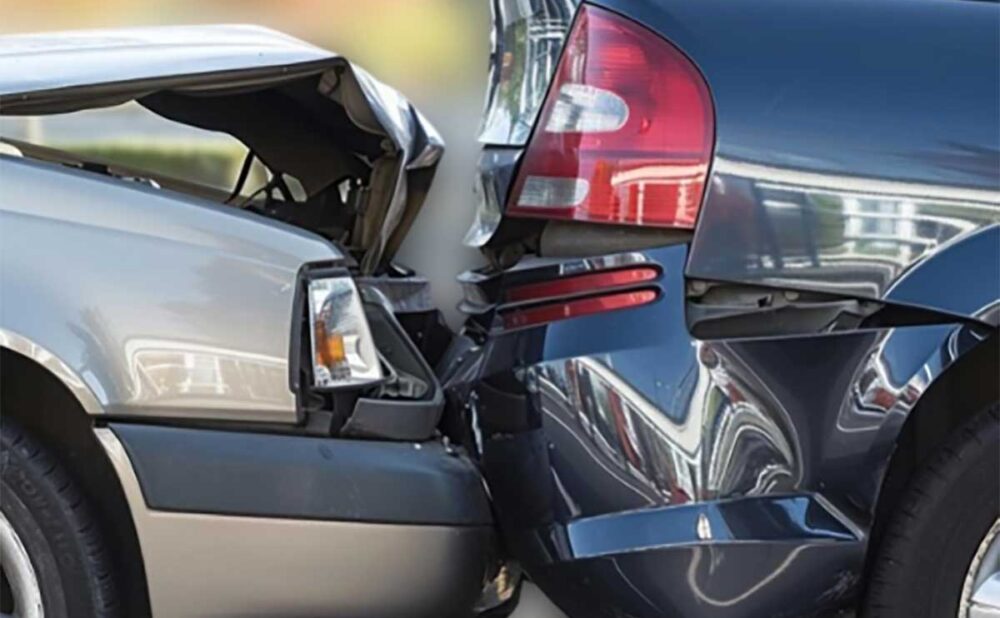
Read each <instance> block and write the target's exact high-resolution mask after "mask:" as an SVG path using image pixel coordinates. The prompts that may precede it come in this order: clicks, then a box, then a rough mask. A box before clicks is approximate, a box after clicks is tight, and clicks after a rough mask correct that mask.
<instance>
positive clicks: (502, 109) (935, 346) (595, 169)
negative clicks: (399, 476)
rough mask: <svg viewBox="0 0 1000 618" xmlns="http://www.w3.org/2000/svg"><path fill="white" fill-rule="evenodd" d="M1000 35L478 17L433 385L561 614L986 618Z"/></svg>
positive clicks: (856, 12) (889, 20)
mask: <svg viewBox="0 0 1000 618" xmlns="http://www.w3.org/2000/svg"><path fill="white" fill-rule="evenodd" d="M998 54H1000V9H998V6H997V5H996V4H994V3H988V2H971V1H960V0H953V1H908V2H901V1H895V0H877V1H870V0H866V1H855V0H845V1H840V2H834V3H818V2H809V1H806V2H803V1H797V2H789V1H787V0H759V1H756V2H752V3H750V2H745V3H739V2H731V1H729V2H727V1H723V0H701V1H698V2H690V1H682V0H599V1H596V2H582V3H581V2H577V1H575V0H533V1H525V0H496V1H495V2H494V33H493V52H492V69H491V79H490V87H489V93H488V97H487V109H486V112H485V118H484V122H483V129H482V133H481V137H480V139H481V142H482V144H483V150H482V158H481V161H480V168H479V169H480V176H479V179H478V180H479V182H478V188H479V205H478V213H477V218H476V222H475V225H474V226H473V228H472V229H471V230H470V232H469V235H468V238H467V239H466V240H467V243H469V244H472V245H475V246H478V247H480V248H481V249H482V250H483V252H484V253H485V255H486V256H487V257H488V258H489V259H490V264H491V265H490V266H489V267H487V268H484V269H481V270H477V271H473V272H468V273H466V274H464V275H463V276H462V281H463V285H464V288H465V300H464V302H463V304H462V309H463V310H464V311H465V313H467V314H468V320H467V323H466V325H465V327H464V330H463V331H462V333H461V334H460V336H459V337H457V338H456V339H455V341H454V342H453V343H452V345H451V347H450V349H449V351H448V353H447V354H446V356H445V358H444V360H443V361H442V363H441V365H440V367H441V374H442V380H443V382H444V384H445V387H446V389H447V391H448V393H449V397H450V402H451V403H452V404H453V405H452V409H451V410H450V414H452V415H453V416H454V417H455V418H456V419H458V420H457V421H456V423H455V424H456V426H461V425H462V421H464V422H465V423H467V424H468V426H469V427H470V433H469V436H468V438H467V439H468V440H469V444H470V445H471V444H474V445H475V446H474V447H473V448H474V450H476V451H478V452H479V453H480V459H481V465H482V469H483V471H484V476H485V479H486V481H487V484H488V487H489V490H490V494H491V498H492V501H493V504H494V508H495V513H496V517H497V519H498V523H499V527H500V530H501V536H502V540H503V543H504V549H505V551H506V555H507V556H508V559H509V560H510V561H511V562H512V563H516V564H519V565H520V566H521V567H522V568H523V569H524V571H525V572H526V573H527V574H528V576H530V578H531V579H532V580H534V581H535V582H536V583H537V584H538V585H539V586H541V587H542V589H543V590H544V591H545V592H546V593H547V594H548V595H549V596H550V597H551V598H552V599H553V600H554V601H555V602H556V603H557V604H558V605H559V606H560V607H561V608H563V609H564V610H565V611H566V612H567V613H568V614H569V615H570V616H573V617H577V616H602V617H603V616H607V617H625V616H628V617H659V616H705V617H722V616H727V617H728V616H751V617H763V616H811V615H836V614H838V613H839V612H845V613H849V612H851V611H857V612H859V615H865V616H894V617H896V616H898V617H913V616H933V617H939V616H940V617H944V616H948V617H953V616H958V617H960V618H974V617H985V616H997V615H1000V540H998V533H1000V520H998V513H1000V501H998V495H1000V474H998V468H1000V425H998V408H997V402H998V399H1000V397H998V376H1000V367H998V337H997V326H998V320H1000V224H998V221H1000V192H998V189H1000V120H998V118H1000V97H998V93H1000V88H998V76H1000V60H998V57H1000V55H998Z"/></svg>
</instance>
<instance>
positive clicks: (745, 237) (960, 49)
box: [596, 0, 1000, 305]
mask: <svg viewBox="0 0 1000 618" xmlns="http://www.w3.org/2000/svg"><path fill="white" fill-rule="evenodd" d="M596 4H600V5H602V6H605V7H607V8H610V9H613V10H616V11H619V12H621V13H622V14H624V15H626V16H628V17H630V18H632V19H634V20H636V21H637V22H639V23H641V24H643V25H644V26H646V27H649V28H651V29H653V30H655V31H656V32H658V33H659V34H661V35H663V36H664V37H666V38H667V39H669V40H670V41H671V42H673V43H674V44H675V45H677V46H678V47H679V48H680V49H681V50H683V51H684V52H685V53H686V54H688V55H689V56H690V58H691V59H692V60H693V61H694V63H695V64H696V65H697V66H698V67H699V68H700V69H701V71H702V72H703V74H704V76H705V79H706V81H707V83H708V85H709V88H710V90H711V92H712V96H713V99H714V102H715V109H716V140H717V141H716V150H715V156H714V160H713V171H712V180H711V183H710V188H709V194H708V196H707V198H706V202H705V204H704V206H703V209H702V213H701V217H700V219H699V224H698V228H697V233H696V237H695V241H694V244H693V247H692V255H691V262H690V264H689V265H688V273H689V275H691V276H695V277H701V278H706V279H718V280H726V281H741V282H749V281H752V282H757V283H764V284H771V285H778V286H782V287H799V288H806V289H816V290H824V291H831V292H841V293H847V294H850V295H854V296H860V297H866V298H881V297H883V296H885V294H886V292H887V290H888V289H889V288H890V287H891V286H892V284H893V282H894V281H895V280H896V279H897V278H898V277H899V276H900V275H902V274H903V273H904V272H906V271H907V270H908V269H909V268H911V267H912V266H913V265H915V264H917V263H918V262H919V261H920V260H921V259H922V258H925V257H927V256H929V255H932V254H933V253H934V252H936V251H937V250H938V248H939V247H940V246H942V245H943V244H945V243H948V242H951V241H954V240H956V239H958V238H960V237H964V236H965V235H967V234H969V233H970V232H972V231H974V230H976V229H980V228H982V227H985V226H988V225H990V224H992V223H995V222H997V221H998V220H1000V192H998V189H1000V176H998V169H1000V115H998V114H997V113H996V110H997V109H1000V91H998V90H997V88H996V87H995V86H996V75H998V74H1000V6H998V5H997V4H995V3H988V2H963V1H954V2H940V1H936V0H914V1H909V0H906V1H900V0H875V1H870V0H840V1H838V2H836V3H834V4H833V5H831V4H829V3H815V2H798V1H795V0H763V1H761V2H752V3H736V4H734V3H732V2H726V1H725V0H707V1H705V2H683V1H677V0H599V1H598V2H597V3H596ZM997 251H998V252H1000V249H998V250H997ZM993 255H994V256H998V257H1000V253H994V254H993ZM996 261H997V258H996V257H994V259H993V262H996ZM984 281H985V279H984ZM994 281H995V280H994ZM998 286H1000V284H996V285H995V286H994V289H996V287H998ZM907 300H909V299H907ZM935 302H936V301H935V299H934V298H933V297H930V296H928V297H924V298H921V299H920V304H922V305H934V304H935Z"/></svg>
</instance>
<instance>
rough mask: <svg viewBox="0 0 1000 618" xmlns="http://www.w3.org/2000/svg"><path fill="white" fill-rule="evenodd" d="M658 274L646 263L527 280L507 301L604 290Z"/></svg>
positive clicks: (510, 293)
mask: <svg viewBox="0 0 1000 618" xmlns="http://www.w3.org/2000/svg"><path fill="white" fill-rule="evenodd" d="M657 274H658V272H657V270H656V269H655V268H652V267H649V266H643V267H640V268H626V269H623V270H613V271H610V272H603V273H588V274H583V275H575V276H572V277H565V278H563V279H552V280H550V281H539V282H538V283H526V284H523V285H518V286H515V287H512V288H510V289H509V290H507V300H508V301H510V302H523V301H528V300H543V299H546V298H555V297H559V296H571V295H573V294H582V293H586V292H596V291H598V290H601V289H609V288H618V287H624V286H629V285H635V284H638V283H645V282H647V281H652V280H653V279H656V277H657Z"/></svg>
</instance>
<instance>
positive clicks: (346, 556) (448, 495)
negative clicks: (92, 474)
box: [96, 425, 494, 618]
mask: <svg viewBox="0 0 1000 618" xmlns="http://www.w3.org/2000/svg"><path fill="white" fill-rule="evenodd" d="M96 431H97V435H98V437H99V439H100V441H101V443H102V444H103V445H104V447H105V450H106V452H107V454H108V456H109V458H110V459H111V461H112V463H113V465H114V467H115V470H116V472H117V473H118V476H119V479H120V481H121V483H122V487H123V489H124V492H125V496H126V498H127V500H128V503H129V506H130V509H131V511H132V516H133V520H134V522H135V527H136V531H137V533H138V536H139V543H140V547H141V550H142V555H143V562H144V568H145V570H146V579H147V581H148V585H149V595H150V604H151V608H152V611H153V614H154V615H155V616H157V618H161V617H171V616H178V617H181V616H185V617H186V616H195V615H197V616H278V615H281V616H293V615H302V616H304V615H309V616H319V615H324V616H326V615H346V616H356V617H362V618H363V617H369V616H370V617H378V618H388V617H394V616H399V617H404V616H405V617H410V616H428V617H431V616H434V617H437V616H453V615H454V616H462V615H465V614H466V613H467V612H468V610H469V608H471V607H472V605H473V604H474V602H475V600H476V598H477V597H478V595H479V593H480V591H481V590H482V585H483V581H484V575H485V572H486V562H487V559H488V557H489V556H490V555H491V554H492V551H493V542H494V538H493V536H494V535H493V528H492V518H491V515H490V511H489V506H488V503H487V500H486V497H485V493H484V491H483V487H482V483H481V481H480V478H479V474H478V471H477V470H476V468H475V467H474V466H473V465H472V463H471V462H469V461H468V460H467V459H466V458H464V457H461V456H459V455H457V454H454V453H450V452H447V451H446V450H445V448H444V447H443V446H441V445H439V444H436V443H428V444H422V445H417V444H390V443H381V442H357V441H347V440H333V439H326V438H308V437H299V436H285V435H263V434H250V433H236V432H219V431H206V430H196V429H179V428H167V427H152V426H139V425H112V426H111V427H109V428H101V429H97V430H96Z"/></svg>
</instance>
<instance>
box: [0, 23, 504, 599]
mask: <svg viewBox="0 0 1000 618" xmlns="http://www.w3.org/2000/svg"><path fill="white" fill-rule="evenodd" d="M122 104H130V105H132V106H133V107H135V108H136V109H138V110H140V111H141V112H142V113H144V114H148V115H150V116H157V117H161V118H165V119H167V120H170V121H172V122H174V123H180V124H183V125H186V126H189V127H194V128H197V129H201V130H208V131H213V132H220V133H224V134H228V135H229V136H232V137H233V138H235V139H236V140H238V141H239V143H241V144H242V145H243V146H244V147H245V158H244V160H243V164H242V165H241V167H240V173H239V174H238V177H237V178H236V180H235V183H234V185H233V186H232V187H229V188H225V189H223V188H219V187H212V186H206V185H205V184H203V183H200V182H198V181H197V180H196V179H192V178H190V177H177V176H170V175H168V174H163V173H159V172H157V171H156V170H155V169H150V168H149V167H144V166H143V165H140V164H136V165H128V164H127V163H122V162H120V161H108V160H102V159H101V158H100V157H97V156H90V155H87V154H81V153H79V152H73V151H71V150H64V149H55V148H51V147H47V146H45V145H44V144H38V143H32V142H31V140H25V139H16V138H15V137H13V136H10V135H5V136H3V139H2V141H0V261H2V276H0V351H2V357H0V358H2V361H0V363H2V364H0V374H2V380H3V382H2V415H3V422H2V458H3V461H2V509H0V510H2V517H0V540H2V566H3V582H2V585H3V600H2V608H0V610H2V612H3V615H5V616H6V615H8V614H13V615H16V616H21V617H22V618H28V617H40V616H43V615H44V616H47V617H57V618H58V617H63V616H74V617H76V616H88V617H89V616H101V617H104V616H129V617H131V616H142V615H149V614H153V615H155V616H157V617H158V618H161V617H172V616H178V617H188V616H321V615H323V616H325V615H338V616H350V617H352V618H364V617H368V616H373V617H374V616H379V617H391V616H434V617H440V616H452V615H456V616H458V615H467V614H469V613H470V612H471V611H472V610H473V607H474V606H476V605H477V604H478V605H479V608H480V609H482V608H484V607H487V606H488V605H489V604H490V603H491V602H492V603H494V604H495V603H497V602H500V601H503V600H504V598H505V595H507V596H508V597H509V595H510V594H511V589H510V587H509V586H507V587H506V588H505V587H504V586H497V585H496V581H495V580H496V576H497V575H498V573H499V574H500V576H501V579H503V576H504V573H503V572H500V571H498V568H499V567H498V565H497V561H496V560H495V559H494V558H493V556H495V555H496V553H495V551H494V537H493V524H492V515H491V511H490V507H489V503H488V501H487V497H486V495H485V493H484V490H483V485H482V481H481V478H480V475H479V472H478V471H477V469H476V466H475V465H474V464H473V463H472V462H471V461H470V459H469V458H468V457H467V456H466V455H465V454H464V453H463V452H462V451H461V450H460V449H457V448H455V447H454V446H452V445H450V444H449V443H448V442H447V440H444V439H442V438H441V437H440V434H439V432H438V429H437V428H438V427H439V425H440V423H441V422H442V418H441V416H442V412H443V410H444V408H445V405H444V404H445V401H444V394H443V392H442V389H441V387H440V384H439V382H438V381H437V379H436V378H435V376H434V373H433V371H432V370H431V369H430V367H429V364H428V360H425V358H432V357H433V355H432V354H429V353H428V351H427V350H426V349H422V348H419V347H418V344H420V346H428V345H430V343H429V342H431V341H432V340H433V339H434V333H435V328H440V327H439V326H437V325H438V324H439V322H438V321H436V315H437V314H436V312H435V311H434V309H433V308H432V307H431V306H430V303H429V300H428V293H427V289H426V284H425V282H424V281H423V280H422V279H421V278H419V277H417V276H415V275H413V274H412V273H410V272H408V271H406V270H405V269H403V268H400V267H398V266H395V265H394V264H393V263H392V257H393V254H394V252H395V250H396V248H397V247H398V246H399V244H400V241H401V239H402V238H403V236H404V235H405V234H406V231H407V228H408V227H409V225H410V223H411V222H412V221H413V219H414V217H415V216H416V213H417V211H418V209H419V208H420V206H421V203H422V201H423V200H424V197H425V196H426V193H427V189H428V186H429V184H430V182H431V179H432V177H433V175H434V169H435V166H436V164H437V162H438V160H439V158H440V156H441V153H442V148H443V145H442V142H441V139H440V138H439V136H438V134H437V133H436V132H435V130H434V128H433V127H432V126H430V125H429V124H428V122H427V121H426V120H425V119H424V118H423V117H422V116H421V115H420V113H419V112H418V111H417V110H416V109H414V108H413V106H411V105H410V103H409V102H408V101H406V100H405V99H404V98H403V97H402V96H401V95H400V94H399V93H397V92H396V91H394V90H393V89H391V88H389V87H387V86H385V85H383V84H382V83H380V82H378V81H377V80H376V79H374V78H373V77H372V76H371V75H369V74H368V73H366V72H365V71H364V70H362V69H361V68H359V67H357V66H355V65H353V64H352V63H350V62H349V61H347V60H346V59H345V58H343V57H341V56H338V55H336V54H333V53H331V52H328V51H325V50H322V49H318V48H316V47H313V46H311V45H309V44H306V43H304V42H301V41H298V40H295V39H293V38H290V37H287V36H284V35H282V34H279V33H276V32H273V31H270V30H266V29H262V28H256V27H245V26H197V27H179V28H149V29H133V30H120V31H107V32H79V33H63V34H59V35H23V36H22V35H18V36H7V37H2V38H0V114H2V115H3V116H4V117H15V116H18V117H32V118H34V117H41V116H49V115H53V114H65V113H69V112H80V111H83V110H92V109H98V108H108V107H112V106H118V105H122ZM153 167H155V166H153ZM404 324H405V326H404ZM415 342H417V343H415ZM484 589H485V590H486V591H487V592H488V595H487V597H484V596H483V591H484ZM484 604H485V605H484Z"/></svg>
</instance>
